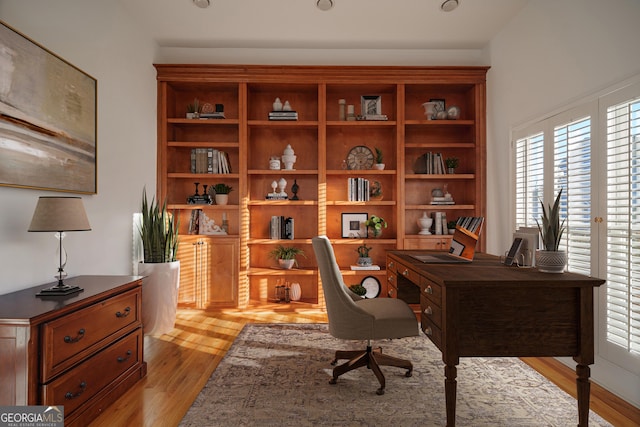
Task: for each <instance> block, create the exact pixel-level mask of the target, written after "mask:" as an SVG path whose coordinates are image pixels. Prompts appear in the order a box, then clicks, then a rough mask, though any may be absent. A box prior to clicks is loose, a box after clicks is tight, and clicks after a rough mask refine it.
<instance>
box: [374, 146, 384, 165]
mask: <svg viewBox="0 0 640 427" xmlns="http://www.w3.org/2000/svg"><path fill="white" fill-rule="evenodd" d="M374 167H375V168H376V169H378V170H383V169H384V156H383V155H382V150H381V149H380V148H378V147H376V163H375V165H374Z"/></svg>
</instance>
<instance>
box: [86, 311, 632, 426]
mask: <svg viewBox="0 0 640 427" xmlns="http://www.w3.org/2000/svg"><path fill="white" fill-rule="evenodd" d="M326 321H327V317H326V313H325V312H324V311H322V310H320V309H315V308H312V307H310V306H306V305H304V304H300V305H298V304H291V305H280V304H273V305H261V306H259V307H251V308H249V309H246V310H233V309H230V310H220V311H215V312H212V311H209V312H205V311H199V310H179V311H178V318H177V322H176V327H175V329H174V330H173V331H172V333H170V334H167V335H163V336H161V337H149V336H147V337H145V340H144V343H145V348H144V356H145V360H146V361H147V364H148V370H147V371H148V372H147V376H146V377H145V378H144V379H143V380H142V381H139V382H138V383H137V384H136V385H135V386H134V387H133V388H132V389H131V390H129V391H127V392H126V393H125V394H124V395H122V397H121V398H120V399H119V400H118V401H116V402H115V403H114V404H113V405H112V406H110V407H109V408H108V409H107V410H106V411H105V413H103V414H102V415H100V416H99V417H98V418H97V419H96V420H95V421H94V422H93V423H92V424H91V427H121V426H122V427H125V426H126V427H138V426H149V427H151V426H153V427H173V426H177V425H178V424H179V423H180V420H181V419H182V417H183V416H184V414H185V413H186V412H187V410H188V409H189V407H190V406H191V403H192V402H193V400H194V399H195V398H196V396H197V395H198V393H199V392H200V390H201V389H202V387H203V386H204V385H205V383H206V382H207V380H208V379H209V377H210V376H211V374H212V373H213V371H214V370H215V368H216V367H217V366H218V363H219V362H220V360H222V358H223V357H224V355H225V353H226V352H227V350H228V349H229V347H230V346H231V344H232V343H233V340H234V339H235V338H236V336H237V335H238V333H239V332H240V331H241V330H242V328H243V327H244V325H245V324H247V323H316V322H326ZM525 362H527V363H529V364H530V365H531V366H533V367H534V368H535V369H537V370H539V371H540V372H542V373H543V374H544V375H545V376H547V378H549V379H551V380H552V381H553V382H554V383H556V384H558V386H559V387H560V388H562V389H563V390H565V391H567V392H568V393H569V394H572V395H575V374H574V372H573V371H572V370H571V369H569V368H567V367H566V366H564V365H562V364H561V363H559V362H556V361H555V360H554V359H533V358H528V359H525ZM591 408H592V409H593V410H594V411H596V412H598V413H599V414H600V415H601V416H602V417H603V418H605V419H607V420H608V421H609V422H611V423H612V424H614V425H615V426H620V427H627V426H629V427H631V426H638V425H640V410H638V409H637V408H635V407H633V406H631V405H629V404H628V403H626V402H624V401H621V400H620V399H618V398H616V397H615V396H613V395H612V394H611V393H609V392H607V391H606V390H604V389H602V388H601V387H598V386H597V385H595V384H594V385H592V390H591ZM203 427H204V426H203Z"/></svg>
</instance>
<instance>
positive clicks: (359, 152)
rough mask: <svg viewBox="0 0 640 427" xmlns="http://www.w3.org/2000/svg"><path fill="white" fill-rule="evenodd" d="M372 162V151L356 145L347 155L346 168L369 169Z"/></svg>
mask: <svg viewBox="0 0 640 427" xmlns="http://www.w3.org/2000/svg"><path fill="white" fill-rule="evenodd" d="M373 161H374V156H373V151H371V149H370V148H369V147H365V146H364V145H356V146H355V147H353V148H352V149H351V150H350V151H349V154H348V155H347V166H348V167H349V169H352V170H357V169H371V168H372V167H373Z"/></svg>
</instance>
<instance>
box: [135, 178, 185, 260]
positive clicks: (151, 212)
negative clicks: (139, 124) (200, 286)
mask: <svg viewBox="0 0 640 427" xmlns="http://www.w3.org/2000/svg"><path fill="white" fill-rule="evenodd" d="M139 230H140V238H141V239H142V249H143V252H144V262H145V263H160V262H173V261H175V260H176V251H177V249H178V223H177V221H176V219H175V218H174V217H173V215H171V214H169V213H168V212H167V201H166V200H165V202H164V204H163V205H162V207H160V205H159V204H158V203H157V202H156V200H155V197H154V198H152V199H151V203H149V202H148V200H147V192H146V190H143V192H142V224H141V225H140V227H139Z"/></svg>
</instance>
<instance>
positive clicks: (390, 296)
mask: <svg viewBox="0 0 640 427" xmlns="http://www.w3.org/2000/svg"><path fill="white" fill-rule="evenodd" d="M394 291H395V289H393V288H391V289H389V290H388V291H387V296H388V297H389V298H393V294H394Z"/></svg>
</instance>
